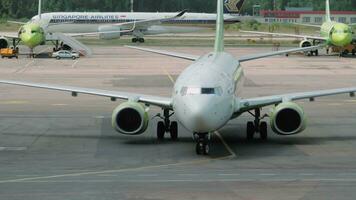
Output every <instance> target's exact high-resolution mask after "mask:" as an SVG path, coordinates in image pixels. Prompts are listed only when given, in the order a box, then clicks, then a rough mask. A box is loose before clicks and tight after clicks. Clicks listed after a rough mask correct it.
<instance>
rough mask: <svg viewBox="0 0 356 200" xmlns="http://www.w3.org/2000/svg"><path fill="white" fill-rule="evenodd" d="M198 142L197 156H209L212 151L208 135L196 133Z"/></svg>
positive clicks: (196, 147)
mask: <svg viewBox="0 0 356 200" xmlns="http://www.w3.org/2000/svg"><path fill="white" fill-rule="evenodd" d="M194 138H195V140H196V142H197V144H196V146H195V151H196V153H197V155H208V154H209V150H210V138H209V134H208V133H194Z"/></svg>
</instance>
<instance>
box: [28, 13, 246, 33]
mask: <svg viewBox="0 0 356 200" xmlns="http://www.w3.org/2000/svg"><path fill="white" fill-rule="evenodd" d="M176 14H177V13H152V12H134V13H131V12H119V13H115V12H112V13H109V12H54V13H44V14H42V15H41V18H39V17H38V16H35V17H33V18H32V19H31V21H36V22H39V23H40V24H41V26H42V27H43V28H44V29H45V30H46V32H49V33H54V32H61V33H87V32H97V31H98V30H99V28H100V27H102V26H108V25H113V24H120V23H125V22H133V21H139V20H147V19H156V18H166V17H173V16H175V15H176ZM240 18H241V17H240V16H236V15H229V14H226V15H225V23H236V22H239V21H240V20H239V19H240ZM215 21H216V14H207V13H185V14H184V15H183V16H182V17H179V18H176V19H172V20H169V21H165V22H164V23H162V25H165V26H162V25H153V26H147V28H143V29H142V30H140V31H141V32H142V33H144V34H148V35H150V34H161V33H180V32H192V31H196V30H201V29H202V28H204V27H206V26H208V27H213V26H214V25H215ZM167 25H168V26H167ZM197 25H199V26H200V27H197ZM131 27H132V25H130V26H129V27H122V28H123V29H124V28H127V29H130V28H131Z"/></svg>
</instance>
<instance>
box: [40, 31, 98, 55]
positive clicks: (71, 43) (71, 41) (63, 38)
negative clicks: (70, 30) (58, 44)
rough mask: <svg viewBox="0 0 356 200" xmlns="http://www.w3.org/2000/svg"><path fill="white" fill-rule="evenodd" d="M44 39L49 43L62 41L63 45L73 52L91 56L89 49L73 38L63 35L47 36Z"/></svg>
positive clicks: (53, 34) (52, 34)
mask: <svg viewBox="0 0 356 200" xmlns="http://www.w3.org/2000/svg"><path fill="white" fill-rule="evenodd" d="M46 39H47V40H51V41H62V42H63V43H64V44H66V45H68V46H69V47H71V48H72V49H73V50H75V51H77V52H78V53H80V54H82V55H84V56H91V55H92V54H93V53H92V51H91V49H90V48H89V47H87V46H86V45H84V44H83V43H81V42H79V41H78V40H76V39H74V38H73V37H70V36H67V35H65V34H63V33H51V34H48V35H47V37H46Z"/></svg>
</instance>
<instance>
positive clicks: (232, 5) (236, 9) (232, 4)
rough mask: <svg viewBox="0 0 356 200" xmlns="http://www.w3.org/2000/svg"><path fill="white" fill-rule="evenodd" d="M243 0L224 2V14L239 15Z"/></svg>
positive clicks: (226, 0)
mask: <svg viewBox="0 0 356 200" xmlns="http://www.w3.org/2000/svg"><path fill="white" fill-rule="evenodd" d="M244 2H245V0H224V12H225V13H234V14H237V13H240V11H241V8H242V6H243V4H244Z"/></svg>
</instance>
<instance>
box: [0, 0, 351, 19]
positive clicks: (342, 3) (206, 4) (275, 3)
mask: <svg viewBox="0 0 356 200" xmlns="http://www.w3.org/2000/svg"><path fill="white" fill-rule="evenodd" d="M330 1H331V2H330V3H331V9H332V10H353V11H355V10H356V0H330ZM42 3H43V6H42V8H43V12H74V11H78V12H85V11H87V12H89V11H98V12H125V11H130V0H42ZM255 4H259V5H261V9H264V10H272V9H284V8H285V7H313V9H314V10H324V9H325V0H313V1H310V0H246V1H245V5H244V7H243V9H242V13H243V14H252V6H253V5H255ZM37 8H38V0H0V17H1V18H11V19H20V18H26V19H29V18H31V17H33V16H34V15H36V14H37ZM183 9H188V10H189V11H190V12H206V13H213V12H215V10H216V0H134V10H135V11H137V12H176V11H180V10H183Z"/></svg>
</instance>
